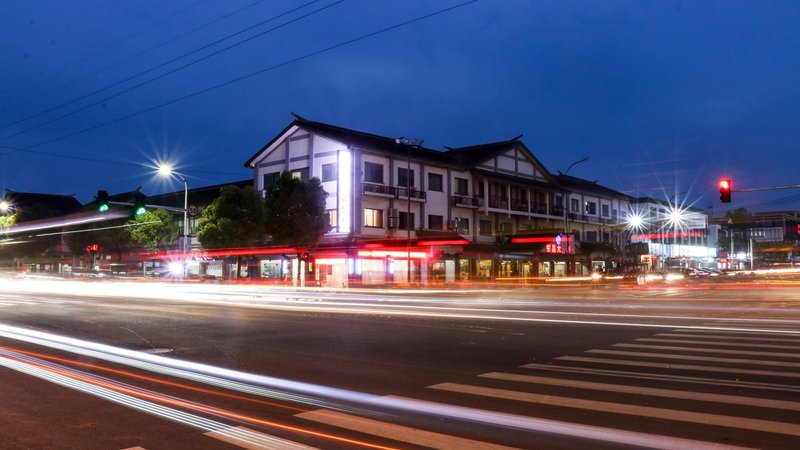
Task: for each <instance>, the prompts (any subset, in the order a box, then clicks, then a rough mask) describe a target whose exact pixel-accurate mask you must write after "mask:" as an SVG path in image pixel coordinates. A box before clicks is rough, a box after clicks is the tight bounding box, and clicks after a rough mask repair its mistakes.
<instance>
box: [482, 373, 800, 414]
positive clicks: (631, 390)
mask: <svg viewBox="0 0 800 450" xmlns="http://www.w3.org/2000/svg"><path fill="white" fill-rule="evenodd" d="M478 376H480V377H484V378H491V379H495V380H506V381H517V382H522V383H530V384H541V385H546V386H561V387H569V388H577V389H589V390H593V391H604V392H616V393H620V394H635V395H648V396H651V397H664V398H678V399H682V400H697V401H704V402H714V403H726V404H730V405H742V406H755V407H759V408H773V409H785V410H787V411H800V403H796V402H789V401H784V400H772V399H762V398H756V397H742V396H739V395H722V394H712V393H706V392H692V391H678V390H674V389H662V388H649V387H641V386H628V385H620V384H610V383H598V382H594V381H576V380H565V379H560V378H547V377H538V376H532V375H519V374H514V373H502V372H489V373H484V374H481V375H478Z"/></svg>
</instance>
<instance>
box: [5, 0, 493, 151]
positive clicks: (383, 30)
mask: <svg viewBox="0 0 800 450" xmlns="http://www.w3.org/2000/svg"><path fill="white" fill-rule="evenodd" d="M478 1H479V0H469V1H466V2H463V3H459V4H457V5H454V6H450V7H447V8H444V9H440V10H437V11H434V12H432V13H428V14H424V15H422V16H418V17H416V18H414V19H410V20H407V21H404V22H400V23H398V24H395V25H391V26H388V27H386V28H381V29H380V30H377V31H373V32H370V33H366V34H362V35H360V36H358V37H355V38H352V39H348V40H346V41H342V42H339V43H338V44H334V45H331V46H328V47H325V48H322V49H320V50H315V51H313V52H310V53H306V54H305V55H302V56H298V57H296V58H291V59H288V60H285V61H283V62H280V63H278V64H274V65H272V66H269V67H266V68H264V69H261V70H257V71H255V72H251V73H249V74H246V75H242V76H240V77H237V78H233V79H231V80H228V81H225V82H222V83H219V84H216V85H213V86H210V87H207V88H204V89H200V90H199V91H195V92H193V93H191V94H187V95H184V96H181V97H177V98H174V99H172V100H169V101H166V102H164V103H160V104H157V105H154V106H150V107H147V108H144V109H141V110H139V111H135V112H132V113H130V114H126V115H124V116H120V117H117V118H116V119H112V120H108V121H106V122H101V123H99V124H96V125H93V126H90V127H87V128H84V129H81V130H78V131H75V132H72V133H69V134H65V135H62V136H58V137H55V138H52V139H47V140H45V141H41V142H38V143H36V144H32V145H29V146H26V147H23V148H15V147H6V146H3V148H8V149H11V150H10V151H8V152H5V153H1V154H0V156H2V155H7V154H10V153H14V152H17V151H24V150H27V149H31V148H34V147H39V146H41V145H45V144H50V143H53V142H57V141H60V140H64V139H67V138H70V137H73V136H77V135H80V134H83V133H87V132H89V131H93V130H96V129H98V128H102V127H104V126H106V125H111V124H114V123H117V122H121V121H123V120H126V119H130V118H131V117H136V116H139V115H142V114H145V113H148V112H151V111H154V110H157V109H160V108H163V107H165V106H169V105H172V104H175V103H178V102H181V101H183V100H187V99H190V98H192V97H196V96H198V95H202V94H205V93H207V92H211V91H213V90H216V89H219V88H222V87H225V86H229V85H231V84H234V83H238V82H240V81H243V80H246V79H249V78H252V77H254V76H257V75H261V74H263V73H266V72H269V71H272V70H275V69H278V68H281V67H284V66H287V65H290V64H292V63H296V62H299V61H302V60H305V59H308V58H311V57H314V56H317V55H320V54H322V53H326V52H328V51H331V50H335V49H337V48H340V47H344V46H347V45H350V44H353V43H356V42H359V41H363V40H365V39H368V38H371V37H373V36H377V35H379V34H383V33H386V32H389V31H392V30H395V29H397V28H401V27H404V26H408V25H411V24H413V23H416V22H420V21H422V20H425V19H429V18H431V17H434V16H438V15H441V14H445V13H447V12H451V11H453V10H456V9H458V8H462V7H464V6H467V5H470V4H472V3H477V2H478ZM62 156H63V155H62Z"/></svg>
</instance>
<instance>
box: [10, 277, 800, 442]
mask: <svg viewBox="0 0 800 450" xmlns="http://www.w3.org/2000/svg"><path fill="white" fill-rule="evenodd" d="M796 292H797V291H796V290H794V289H791V288H785V289H775V288H766V287H764V288H763V289H746V290H736V289H730V290H722V291H716V290H713V289H705V288H702V289H695V288H685V287H680V288H677V287H676V288H659V289H631V290H621V289H588V288H566V289H524V290H520V289H517V290H512V289H504V290H483V291H449V292H433V291H398V290H392V291H384V292H382V291H320V290H304V291H294V290H288V289H269V288H264V287H247V286H245V287H236V286H198V285H188V286H183V285H178V284H136V283H131V284H114V283H87V284H74V283H64V282H53V283H38V284H37V283H32V282H31V283H25V282H23V283H19V282H0V387H2V391H0V392H2V395H0V418H1V419H0V448H4V449H5V448H8V449H50V448H64V449H73V448H81V449H129V448H143V449H149V450H152V449H183V448H186V449H195V448H209V449H235V448H293V447H294V446H295V445H297V446H298V448H301V446H302V445H306V446H311V447H316V448H448V449H449V448H453V449H467V448H480V449H483V448H504V447H503V446H505V447H515V448H548V449H550V448H637V447H656V448H728V447H736V446H740V447H752V448H796V447H797V444H798V442H800V355H798V354H797V352H796V349H797V347H798V344H800V296H798V295H797V294H796ZM706 446H707V447H706Z"/></svg>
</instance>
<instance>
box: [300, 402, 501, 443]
mask: <svg viewBox="0 0 800 450" xmlns="http://www.w3.org/2000/svg"><path fill="white" fill-rule="evenodd" d="M295 417H299V418H301V419H306V420H311V421H314V422H318V423H324V424H326V425H332V426H335V427H339V428H345V429H348V430H352V431H357V432H359V433H365V434H370V435H373V436H380V437H383V438H388V439H392V440H395V441H399V442H405V443H407V444H413V445H419V446H422V447H429V448H435V449H443V450H446V449H453V448H457V449H462V450H482V449H486V450H514V447H506V446H504V445H497V444H491V443H489V442H482V441H475V440H472V439H466V438H460V437H456V436H450V435H447V434H441V433H434V432H432V431H426V430H421V429H419V428H411V427H406V426H403V425H395V424H390V423H386V422H381V421H378V420H374V419H367V418H365V417H359V416H353V415H350V414H345V413H341V412H338V411H332V410H328V409H318V410H315V411H307V412H304V413H300V414H296V415H295Z"/></svg>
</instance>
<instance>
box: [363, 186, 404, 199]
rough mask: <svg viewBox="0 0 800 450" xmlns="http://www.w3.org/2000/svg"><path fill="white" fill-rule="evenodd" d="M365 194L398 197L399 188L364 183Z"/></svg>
mask: <svg viewBox="0 0 800 450" xmlns="http://www.w3.org/2000/svg"><path fill="white" fill-rule="evenodd" d="M363 186H364V193H371V194H381V195H390V196H392V197H395V196H397V188H396V187H392V186H386V185H383V184H372V183H363Z"/></svg>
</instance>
